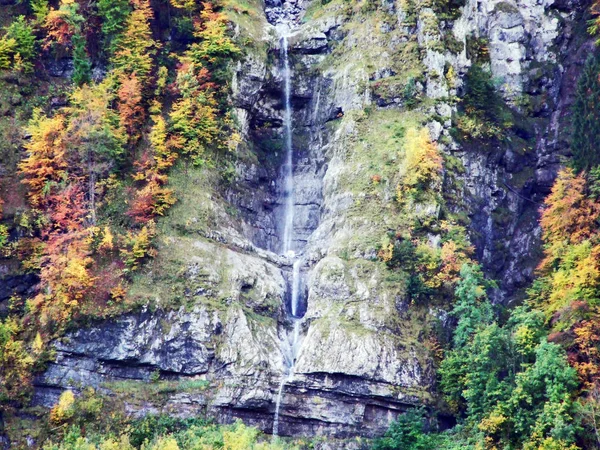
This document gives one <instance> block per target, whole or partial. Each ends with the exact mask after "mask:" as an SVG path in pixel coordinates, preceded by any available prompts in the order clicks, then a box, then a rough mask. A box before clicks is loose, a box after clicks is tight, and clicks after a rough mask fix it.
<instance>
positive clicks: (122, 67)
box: [112, 0, 158, 85]
mask: <svg viewBox="0 0 600 450" xmlns="http://www.w3.org/2000/svg"><path fill="white" fill-rule="evenodd" d="M132 4H133V5H134V10H133V11H132V12H131V14H130V15H129V17H128V18H127V27H126V29H125V31H124V32H123V33H122V35H121V36H120V37H119V39H118V41H117V49H116V51H115V54H114V56H113V58H112V63H113V64H114V66H115V68H116V69H117V72H118V73H119V72H120V73H122V74H125V75H132V74H134V73H135V74H136V75H137V76H138V78H139V79H140V82H141V83H142V85H144V84H145V82H146V80H147V77H148V75H149V74H150V72H151V71H152V56H153V55H154V53H155V51H156V48H157V47H158V44H157V43H156V42H155V41H154V40H153V39H152V31H151V30H150V20H151V19H152V17H153V14H152V9H151V8H150V4H149V2H148V0H135V1H133V2H132Z"/></svg>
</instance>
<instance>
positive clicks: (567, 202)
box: [541, 169, 600, 245]
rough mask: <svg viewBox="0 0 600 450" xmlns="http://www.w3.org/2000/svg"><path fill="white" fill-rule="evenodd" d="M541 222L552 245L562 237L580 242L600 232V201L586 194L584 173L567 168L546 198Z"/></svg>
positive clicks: (574, 242)
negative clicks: (576, 173)
mask: <svg viewBox="0 0 600 450" xmlns="http://www.w3.org/2000/svg"><path fill="white" fill-rule="evenodd" d="M545 204H546V209H545V210H544V211H543V212H542V219H541V225H542V228H543V230H544V239H545V240H546V242H547V243H549V244H550V245H552V244H554V243H555V242H557V241H559V242H562V241H568V242H569V243H571V244H576V243H579V242H581V241H582V240H584V239H587V238H589V237H590V236H592V234H594V233H596V232H597V227H598V218H599V217H600V204H598V203H596V202H594V201H593V200H592V199H590V198H587V197H586V181H585V177H584V176H583V175H575V173H574V172H573V169H564V170H562V171H561V172H559V174H558V178H557V179H556V182H555V183H554V186H553V187H552V192H551V193H550V195H549V196H548V198H546V201H545Z"/></svg>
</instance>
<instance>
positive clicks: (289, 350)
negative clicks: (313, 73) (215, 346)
mask: <svg viewBox="0 0 600 450" xmlns="http://www.w3.org/2000/svg"><path fill="white" fill-rule="evenodd" d="M277 31H278V33H279V36H280V41H281V59H282V68H281V74H282V77H283V85H284V86H283V94H284V107H285V112H284V144H285V152H286V154H285V163H284V165H283V173H282V175H283V187H284V192H283V196H284V216H283V232H282V245H281V253H282V254H283V255H284V256H286V257H288V258H289V259H290V260H292V261H293V265H292V277H291V283H290V288H291V296H290V315H291V317H290V319H291V321H292V322H293V329H292V332H291V333H290V334H288V335H287V337H286V339H284V342H283V343H282V353H283V374H282V377H281V381H280V383H279V390H278V391H277V400H276V403H275V416H274V419H273V438H274V439H275V438H276V437H277V436H278V434H279V413H280V409H281V401H282V399H283V395H284V390H285V384H286V383H287V382H289V381H291V380H292V379H293V377H294V366H295V364H296V355H297V353H298V347H299V343H300V321H301V317H300V314H299V310H300V301H301V299H300V289H301V273H300V268H301V265H302V260H301V259H300V257H299V255H296V250H297V249H296V248H295V247H294V216H295V192H294V189H295V187H294V148H293V143H292V105H291V95H292V94H291V93H292V86H291V84H292V82H291V71H290V61H289V42H288V37H289V28H288V27H287V25H284V26H282V27H277Z"/></svg>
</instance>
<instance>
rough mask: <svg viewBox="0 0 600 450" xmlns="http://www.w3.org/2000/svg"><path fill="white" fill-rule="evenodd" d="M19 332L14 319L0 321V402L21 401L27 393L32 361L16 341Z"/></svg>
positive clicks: (19, 342) (18, 326) (20, 342)
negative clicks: (8, 400)
mask: <svg viewBox="0 0 600 450" xmlns="http://www.w3.org/2000/svg"><path fill="white" fill-rule="evenodd" d="M20 331H21V326H20V324H19V323H18V322H17V320H16V319H14V318H10V317H9V318H7V319H5V320H4V321H0V400H6V399H8V398H10V399H13V400H14V399H22V398H25V397H26V396H27V394H28V393H29V384H30V381H31V369H32V367H33V363H34V360H33V358H32V357H31V355H30V354H29V352H28V351H27V348H26V346H25V343H24V342H23V341H21V340H19V339H18V334H19V333H20Z"/></svg>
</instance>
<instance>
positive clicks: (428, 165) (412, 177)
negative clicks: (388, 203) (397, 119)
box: [397, 128, 443, 199]
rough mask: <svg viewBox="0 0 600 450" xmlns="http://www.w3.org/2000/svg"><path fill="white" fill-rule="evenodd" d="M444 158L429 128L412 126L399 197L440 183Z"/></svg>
mask: <svg viewBox="0 0 600 450" xmlns="http://www.w3.org/2000/svg"><path fill="white" fill-rule="evenodd" d="M442 170H443V159H442V156H441V155H440V153H439V151H438V149H437V146H436V144H435V143H434V142H432V141H431V139H430V137H429V131H428V130H427V128H422V129H420V130H417V129H415V128H411V129H409V130H408V131H407V132H406V137H405V143H404V161H403V164H402V167H401V176H402V180H401V182H400V184H399V185H398V189H397V194H398V199H403V198H405V197H406V196H407V195H414V194H416V193H418V192H419V191H423V190H424V189H426V188H427V187H430V186H432V185H436V184H439V182H440V181H441V173H442Z"/></svg>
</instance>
